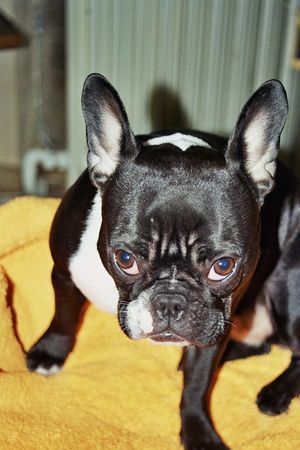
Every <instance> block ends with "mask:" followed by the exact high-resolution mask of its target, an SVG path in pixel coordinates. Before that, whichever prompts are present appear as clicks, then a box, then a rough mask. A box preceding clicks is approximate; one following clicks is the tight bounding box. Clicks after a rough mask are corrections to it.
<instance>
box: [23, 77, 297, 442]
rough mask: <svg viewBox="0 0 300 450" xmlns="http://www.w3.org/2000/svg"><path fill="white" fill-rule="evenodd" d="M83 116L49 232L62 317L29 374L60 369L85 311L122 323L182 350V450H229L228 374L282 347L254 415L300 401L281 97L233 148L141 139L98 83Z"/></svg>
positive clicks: (278, 93)
mask: <svg viewBox="0 0 300 450" xmlns="http://www.w3.org/2000/svg"><path fill="white" fill-rule="evenodd" d="M82 106H83V113H84V117H85V121H86V129H87V141H88V147H89V152H88V170H87V171H85V172H84V173H83V174H82V175H81V177H80V178H79V179H78V181H77V182H76V183H75V184H74V185H73V186H72V187H71V188H70V190H69V191H68V192H67V194H66V195H65V197H64V199H63V201H62V203H61V205H60V207H59V209H58V211H57V213H56V216H55V219H54V222H53V226H52V231H51V238H50V244H51V251H52V255H53V259H54V268H53V274H52V281H53V286H54V290H55V298H56V311H55V316H54V318H53V321H52V322H51V325H50V327H49V329H48V330H47V331H46V333H45V334H44V335H43V336H42V337H41V338H40V340H39V341H38V342H37V343H36V344H35V345H34V346H33V348H32V349H31V350H30V351H29V353H28V367H29V369H30V370H33V371H37V372H40V373H43V374H51V373H54V372H56V371H57V370H59V369H60V368H61V367H62V365H63V363H64V361H65V359H66V357H67V356H68V354H69V352H70V351H71V350H72V348H73V345H74V340H75V333H76V329H77V326H78V323H79V320H80V316H81V314H82V311H83V309H84V305H85V302H86V299H89V300H90V301H92V302H93V303H94V304H95V305H97V306H98V307H99V308H101V309H105V310H108V311H111V312H113V313H117V314H118V319H119V323H120V327H121V328H122V330H123V331H124V332H125V333H126V334H127V336H128V337H130V338H131V339H142V338H148V339H150V340H152V341H155V342H162V343H175V344H178V345H182V346H187V349H186V351H185V352H184V355H183V358H182V361H181V366H180V367H181V368H182V370H183V372H184V389H183V396H182V401H181V419H182V429H181V439H182V443H183V445H184V447H185V449H189V450H191V449H193V450H196V449H216V448H218V449H224V448H226V446H225V445H224V444H223V443H222V441H221V439H220V437H219V436H218V435H217V433H216V432H215V430H214V427H213V425H212V422H211V419H210V414H209V396H210V391H211V387H212V384H213V378H214V373H215V371H216V368H217V367H218V366H219V365H220V363H221V362H222V361H224V360H226V359H233V358H237V357H243V356H247V355H250V354H257V353H262V352H265V351H268V349H269V346H270V343H271V342H278V343H280V344H283V345H285V346H287V347H289V348H290V349H291V350H292V359H291V363H290V365H289V367H288V368H287V369H286V370H285V371H284V372H283V373H282V374H281V375H280V376H279V377H278V378H277V379H276V380H274V381H273V382H272V383H271V384H270V385H268V386H266V387H264V388H263V389H262V391H261V392H260V393H259V395H258V400H257V403H258V407H259V409H260V410H261V411H262V412H264V413H267V414H271V415H276V414H280V413H281V412H283V411H286V410H287V409H288V406H289V404H290V402H291V400H292V399H293V398H294V397H295V396H297V395H298V394H299V393H300V206H299V205H300V203H299V191H298V190H297V186H296V182H295V180H294V178H293V176H292V175H291V174H290V173H288V172H287V171H286V170H285V169H284V167H283V166H281V165H280V164H278V165H277V170H276V158H277V151H278V146H279V138H280V134H281V131H282V129H283V126H284V123H285V120H286V116H287V111H288V105H287V97H286V94H285V91H284V88H283V86H282V85H281V83H280V82H279V81H276V80H271V81H268V82H266V83H264V84H263V85H262V86H261V87H260V88H259V89H258V90H257V91H256V92H255V93H254V94H253V95H252V97H251V98H250V99H249V100H248V102H247V103H246V105H245V106H244V108H243V110H242V112H241V114H240V117H239V118H238V121H237V124H236V126H235V128H234V130H233V132H232V135H231V137H230V139H229V140H228V141H227V140H224V139H223V138H220V137H217V136H213V135H210V134H206V133H200V132H195V131H174V130H173V131H167V132H160V133H154V134H151V135H149V136H134V134H133V133H132V131H131V128H130V125H129V122H128V119H127V115H126V112H125V109H124V107H123V104H122V102H121V100H120V98H119V96H118V94H117V92H116V91H115V90H114V88H113V87H112V86H111V85H110V84H109V83H108V81H107V80H106V79H105V78H104V77H102V76H100V75H98V74H92V75H90V76H89V77H88V78H87V80H86V82H85V84H84V88H83V94H82ZM274 186H275V188H274ZM273 188H274V189H273ZM232 322H235V323H236V324H237V326H236V327H233V329H232V330H231V324H232ZM230 333H231V334H230ZM237 341H239V342H237ZM227 344H228V345H227Z"/></svg>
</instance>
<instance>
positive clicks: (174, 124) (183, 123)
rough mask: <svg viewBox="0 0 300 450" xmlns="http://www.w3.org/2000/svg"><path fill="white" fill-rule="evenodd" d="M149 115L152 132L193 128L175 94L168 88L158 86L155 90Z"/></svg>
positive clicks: (152, 94)
mask: <svg viewBox="0 0 300 450" xmlns="http://www.w3.org/2000/svg"><path fill="white" fill-rule="evenodd" d="M147 109H148V111H147V112H148V114H149V116H150V119H151V123H152V130H153V131H156V130H161V129H173V128H191V121H190V119H189V117H188V114H187V113H186V111H185V110H184V107H183V105H182V103H181V101H180V98H179V97H178V95H177V93H175V92H174V91H173V90H172V89H170V88H169V87H168V86H164V85H161V86H157V87H155V88H154V89H153V91H152V93H151V95H150V98H149V102H148V107H147Z"/></svg>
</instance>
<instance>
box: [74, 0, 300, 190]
mask: <svg viewBox="0 0 300 450" xmlns="http://www.w3.org/2000/svg"><path fill="white" fill-rule="evenodd" d="M297 2H298V0H264V1H261V0H189V1H183V0H164V1H160V0H151V1H148V0H122V1H119V0H86V1H85V2H81V1H80V0H70V1H69V2H68V13H67V16H68V42H69V44H68V84H69V86H68V99H69V100H68V112H69V116H68V120H69V122H68V124H69V125H68V148H69V149H70V152H71V162H70V174H69V181H70V182H71V181H73V180H74V179H75V178H76V177H77V176H78V174H79V173H80V172H81V170H82V169H83V168H84V167H85V154H86V151H85V148H86V145H85V133H84V124H83V119H82V115H81V110H80V94H81V89H82V84H83V81H84V78H85V77H86V75H87V74H88V73H90V72H94V71H97V72H100V73H102V74H104V75H105V76H106V77H107V78H108V79H109V80H110V81H111V82H112V84H113V85H114V86H115V87H116V89H117V90H118V91H119V93H120V96H121V98H122V99H123V102H124V104H125V106H126V109H127V112H128V115H129V119H130V121H131V124H132V128H133V130H134V131H135V132H136V133H144V132H149V131H150V130H152V129H155V128H161V127H165V126H167V127H168V126H176V125H183V126H189V127H192V128H197V129H202V130H206V131H211V132H218V133H221V134H228V133H230V131H231V129H232V127H233V125H234V122H235V120H236V118H237V115H238V113H239V111H240V108H241V105H242V104H243V102H245V101H246V99H247V98H248V96H249V95H250V94H251V92H253V90H254V89H256V88H257V87H258V85H259V84H260V83H262V82H263V81H265V80H267V79H269V78H279V79H281V80H282V81H283V82H284V84H285V85H286V87H287V89H288V91H289V93H290V97H291V110H292V113H291V114H290V118H289V122H288V124H287V127H286V131H285V134H284V136H283V148H284V151H285V152H286V155H288V156H289V155H290V154H291V152H292V150H293V149H294V148H295V147H296V145H298V144H297V142H296V140H295V139H298V138H299V136H298V138H297V137H296V136H295V131H294V130H296V129H297V130H298V122H299V118H300V114H299V107H298V96H297V93H298V90H299V76H298V74H296V72H295V71H293V70H292V69H291V64H290V61H291V52H292V48H293V39H294V31H295V29H294V20H295V10H296V4H297Z"/></svg>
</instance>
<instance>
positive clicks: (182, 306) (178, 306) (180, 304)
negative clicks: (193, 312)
mask: <svg viewBox="0 0 300 450" xmlns="http://www.w3.org/2000/svg"><path fill="white" fill-rule="evenodd" d="M186 303H187V302H186V298H185V297H184V296H183V295H182V294H163V293H161V294H157V295H156V296H155V298H154V300H153V304H154V308H155V311H156V314H157V316H158V318H159V319H161V320H166V319H172V320H180V319H181V318H182V316H183V315H184V311H185V310H186Z"/></svg>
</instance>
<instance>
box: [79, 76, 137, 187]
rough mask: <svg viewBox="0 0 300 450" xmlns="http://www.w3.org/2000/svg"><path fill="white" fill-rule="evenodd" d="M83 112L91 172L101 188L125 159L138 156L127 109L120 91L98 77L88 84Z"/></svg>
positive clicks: (84, 91)
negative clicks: (121, 98) (119, 93)
mask: <svg viewBox="0 0 300 450" xmlns="http://www.w3.org/2000/svg"><path fill="white" fill-rule="evenodd" d="M81 104H82V111H83V115H84V119H85V123H86V135H87V144H88V158H87V160H88V170H89V174H90V178H91V181H92V183H93V184H94V185H95V186H96V187H99V186H101V185H103V184H104V183H105V182H106V181H107V180H108V178H109V177H110V176H111V175H113V173H114V172H115V171H116V169H117V167H118V165H119V163H120V161H121V159H123V158H134V156H135V155H136V154H137V145H136V141H135V137H134V135H133V133H132V131H131V128H130V125H129V122H128V118H127V114H126V111H125V108H124V106H123V104H122V102H121V100H120V98H119V95H118V93H117V92H116V90H115V89H114V88H113V87H112V86H111V84H110V83H109V82H108V81H107V80H106V79H105V78H104V77H103V76H102V75H99V74H97V73H94V74H91V75H89V76H88V77H87V79H86V80H85V82H84V86H83V91H82V98H81Z"/></svg>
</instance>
